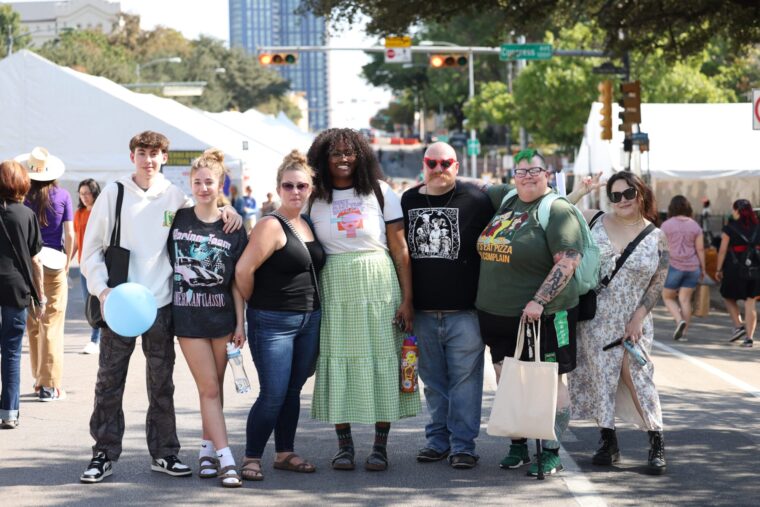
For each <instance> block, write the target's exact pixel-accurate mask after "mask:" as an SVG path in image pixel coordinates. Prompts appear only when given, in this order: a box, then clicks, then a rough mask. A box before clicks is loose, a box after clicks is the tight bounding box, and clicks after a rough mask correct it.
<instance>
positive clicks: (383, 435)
mask: <svg viewBox="0 0 760 507" xmlns="http://www.w3.org/2000/svg"><path fill="white" fill-rule="evenodd" d="M390 431H391V423H375V445H374V446H375V447H385V446H386V445H388V433H389V432H390Z"/></svg>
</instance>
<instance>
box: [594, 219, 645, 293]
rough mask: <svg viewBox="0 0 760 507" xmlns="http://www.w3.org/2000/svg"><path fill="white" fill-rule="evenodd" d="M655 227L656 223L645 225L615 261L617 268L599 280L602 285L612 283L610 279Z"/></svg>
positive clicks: (605, 285)
mask: <svg viewBox="0 0 760 507" xmlns="http://www.w3.org/2000/svg"><path fill="white" fill-rule="evenodd" d="M654 229H655V226H654V224H649V225H647V226H646V227H644V230H642V231H641V232H640V233H639V235H638V236H636V237H635V238H633V241H631V242H630V243H628V246H627V247H625V250H623V253H622V254H621V255H620V257H618V260H617V262H616V263H615V269H613V270H612V273H610V274H609V275H607V276H605V277H604V280H602V281H601V282H599V284H600V285H601V286H602V287H607V286H608V285H609V284H610V281H612V279H613V278H614V277H615V275H616V274H617V272H618V271H620V268H622V267H623V264H625V261H626V260H628V257H629V256H630V255H631V254H632V253H633V251H634V250H636V247H637V246H639V243H641V241H642V240H643V239H644V238H646V237H647V236H648V235H649V233H650V232H652V231H653V230H654Z"/></svg>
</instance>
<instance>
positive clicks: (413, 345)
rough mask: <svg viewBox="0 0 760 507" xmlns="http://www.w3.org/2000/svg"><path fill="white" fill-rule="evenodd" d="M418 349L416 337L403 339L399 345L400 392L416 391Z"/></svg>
mask: <svg viewBox="0 0 760 507" xmlns="http://www.w3.org/2000/svg"><path fill="white" fill-rule="evenodd" d="M418 359H419V349H418V348H417V337H416V336H409V337H407V338H404V343H403V344H402V345H401V392H402V393H414V392H416V391H417V368H418Z"/></svg>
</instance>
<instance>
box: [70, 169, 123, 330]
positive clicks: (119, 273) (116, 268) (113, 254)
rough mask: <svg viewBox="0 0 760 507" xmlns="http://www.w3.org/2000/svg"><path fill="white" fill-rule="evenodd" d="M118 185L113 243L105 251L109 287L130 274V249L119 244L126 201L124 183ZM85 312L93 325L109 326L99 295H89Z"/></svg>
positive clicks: (120, 281) (114, 285)
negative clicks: (104, 317) (122, 208)
mask: <svg viewBox="0 0 760 507" xmlns="http://www.w3.org/2000/svg"><path fill="white" fill-rule="evenodd" d="M116 185H117V186H118V187H119V193H118V195H117V197H116V218H115V219H114V225H113V230H112V231H111V243H110V244H109V245H108V248H106V252H105V258H106V269H107V270H108V286H109V287H116V286H117V285H120V284H122V283H126V281H127V276H128V274H129V250H127V249H126V248H122V247H121V246H119V244H120V243H121V204H122V202H123V201H124V185H122V184H121V183H116ZM80 269H81V267H80ZM84 313H85V316H86V317H87V322H88V323H89V324H90V326H91V327H108V324H106V321H105V320H104V319H103V313H102V311H101V309H100V299H99V298H98V296H93V295H92V294H90V295H89V296H88V297H87V301H86V304H85V307H84Z"/></svg>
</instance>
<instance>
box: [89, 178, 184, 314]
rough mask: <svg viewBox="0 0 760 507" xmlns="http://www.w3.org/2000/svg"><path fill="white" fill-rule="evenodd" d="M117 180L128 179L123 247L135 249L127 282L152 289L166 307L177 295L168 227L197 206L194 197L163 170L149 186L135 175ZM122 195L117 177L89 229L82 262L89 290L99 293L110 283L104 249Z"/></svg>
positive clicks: (95, 209)
mask: <svg viewBox="0 0 760 507" xmlns="http://www.w3.org/2000/svg"><path fill="white" fill-rule="evenodd" d="M118 181H119V182H120V183H122V184H124V202H123V203H122V209H121V242H120V245H119V246H121V247H122V248H126V249H127V250H129V251H130V255H129V278H128V281H130V282H135V283H139V284H141V285H144V286H145V287H147V288H148V289H150V291H151V292H152V293H153V296H154V297H155V298H156V304H157V305H158V307H159V308H161V307H162V306H165V305H168V304H169V303H170V302H171V299H172V294H171V288H172V284H171V276H172V266H171V263H170V262H169V253H168V251H167V246H166V242H167V239H168V237H169V229H170V228H171V225H172V220H174V214H175V213H176V212H177V210H178V209H181V208H186V207H188V206H192V201H191V200H190V199H188V198H187V197H185V194H184V193H183V192H182V190H180V189H179V187H177V186H176V185H173V184H172V183H171V182H170V181H168V180H167V179H166V178H164V175H163V174H160V173H159V174H157V175H156V176H154V178H153V181H152V182H151V185H150V188H149V189H148V190H147V191H144V190H142V189H141V188H140V187H138V186H137V184H135V182H134V181H132V176H131V175H130V176H125V177H123V178H120V179H119V180H118ZM117 194H118V187H117V185H116V183H115V182H114V183H110V184H108V185H107V186H106V187H105V189H103V191H102V192H101V193H100V196H98V198H97V200H96V201H95V205H94V206H93V207H92V211H91V212H90V218H89V220H88V222H87V229H86V230H85V235H84V243H83V245H82V263H81V264H82V269H83V273H84V275H85V277H86V278H87V290H88V291H89V292H90V294H94V295H96V296H97V295H99V294H100V293H101V292H103V291H104V290H105V289H107V288H108V271H107V270H106V264H105V251H106V248H108V245H109V243H110V241H111V231H112V230H113V226H114V219H115V212H116V197H117Z"/></svg>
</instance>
